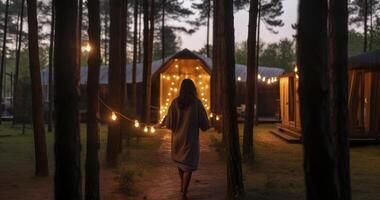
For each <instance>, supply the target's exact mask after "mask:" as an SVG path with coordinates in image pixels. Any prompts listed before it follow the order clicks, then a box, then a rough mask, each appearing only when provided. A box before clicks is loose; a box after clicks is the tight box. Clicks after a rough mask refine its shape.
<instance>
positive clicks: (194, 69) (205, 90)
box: [159, 58, 211, 120]
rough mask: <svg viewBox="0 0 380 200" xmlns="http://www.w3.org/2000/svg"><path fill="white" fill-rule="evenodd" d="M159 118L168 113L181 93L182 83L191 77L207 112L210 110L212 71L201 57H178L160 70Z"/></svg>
mask: <svg viewBox="0 0 380 200" xmlns="http://www.w3.org/2000/svg"><path fill="white" fill-rule="evenodd" d="M159 76H160V97H159V99H160V101H159V110H160V115H159V119H160V120H162V119H163V117H164V116H165V115H166V114H167V111H168V109H169V106H170V104H171V102H172V101H173V99H175V98H176V97H177V96H178V95H179V90H180V87H181V83H182V81H183V80H184V79H186V78H189V79H191V80H193V81H194V83H195V86H196V88H197V93H198V98H199V99H200V100H201V101H202V103H203V105H204V106H205V108H206V110H207V112H209V110H210V103H211V102H210V72H209V70H208V68H207V67H206V66H205V64H204V62H203V61H201V60H200V59H189V58H184V59H182V58H176V59H171V60H169V61H168V62H167V63H166V64H165V66H164V67H163V69H162V70H161V71H160V74H159Z"/></svg>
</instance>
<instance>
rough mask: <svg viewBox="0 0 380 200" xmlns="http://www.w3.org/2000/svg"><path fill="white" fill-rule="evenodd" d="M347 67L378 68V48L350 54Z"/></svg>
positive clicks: (379, 64) (379, 56)
mask: <svg viewBox="0 0 380 200" xmlns="http://www.w3.org/2000/svg"><path fill="white" fill-rule="evenodd" d="M348 67H349V69H367V70H380V49H378V50H375V51H372V52H368V53H363V54H359V55H356V56H352V57H351V58H350V59H349V64H348Z"/></svg>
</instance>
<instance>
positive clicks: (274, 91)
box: [41, 49, 284, 121]
mask: <svg viewBox="0 0 380 200" xmlns="http://www.w3.org/2000/svg"><path fill="white" fill-rule="evenodd" d="M142 69H143V64H142V63H138V64H137V70H136V87H137V90H136V93H137V94H136V95H137V97H136V98H137V99H141V96H142V93H141V91H142V90H143V87H142V77H143V76H142V74H143V70H142ZM211 69H212V59H210V58H207V57H205V56H203V55H200V54H198V53H195V52H192V51H190V50H188V49H184V50H182V51H180V52H178V53H176V54H174V55H171V56H168V57H166V58H165V59H163V60H162V59H159V60H155V61H153V63H152V77H151V81H152V95H151V98H152V99H151V102H152V110H151V111H152V115H153V116H152V119H153V120H154V121H158V120H160V119H162V118H163V116H164V115H165V114H166V112H167V109H168V106H169V105H170V103H171V101H172V100H173V98H174V97H175V96H176V95H178V92H179V88H180V84H181V82H182V80H183V79H185V78H190V79H192V80H193V81H194V83H195V85H196V87H197V89H198V95H199V98H200V99H201V100H202V102H203V104H204V106H205V108H206V109H207V111H208V112H210V108H211V105H210V103H211V101H210V98H211V87H210V80H211ZM48 72H49V70H48V69H43V70H42V72H41V77H42V85H43V91H44V98H45V103H47V102H48V101H49V99H48V95H47V94H48V93H47V91H48V77H49V75H48ZM235 73H236V83H237V91H236V93H237V94H236V95H237V98H236V105H237V107H238V111H240V115H242V113H244V108H245V106H244V102H245V99H244V96H245V81H246V74H247V70H246V66H245V65H239V64H237V65H236V67H235ZM283 73H284V70H283V69H280V68H270V67H259V74H260V76H262V78H260V81H259V84H258V116H259V119H262V120H263V121H264V120H265V121H268V120H269V121H278V120H279V118H280V109H279V94H278V81H277V77H278V76H279V75H281V74H283ZM86 83H87V67H86V66H84V67H81V70H80V89H81V100H80V109H81V113H82V115H81V118H82V119H84V118H85V110H86ZM99 83H100V91H99V96H100V98H102V99H106V97H107V85H108V66H106V65H103V66H101V69H100V82H99ZM131 83H132V65H131V64H128V65H127V75H126V85H127V92H130V91H131V89H130V88H131ZM128 95H130V94H128ZM141 103H142V102H141V101H139V100H137V101H136V104H137V105H136V106H137V110H138V111H139V110H142V109H143V105H142V104H141ZM100 113H101V115H102V114H105V113H107V112H106V109H105V108H102V107H100Z"/></svg>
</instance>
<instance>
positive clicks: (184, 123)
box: [161, 79, 209, 199]
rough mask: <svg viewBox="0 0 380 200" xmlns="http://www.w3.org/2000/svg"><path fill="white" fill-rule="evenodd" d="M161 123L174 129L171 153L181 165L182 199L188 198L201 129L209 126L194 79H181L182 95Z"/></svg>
mask: <svg viewBox="0 0 380 200" xmlns="http://www.w3.org/2000/svg"><path fill="white" fill-rule="evenodd" d="M161 126H162V127H166V128H167V129H170V130H171V131H172V143H171V145H172V148H171V156H172V159H173V161H174V163H176V165H177V167H178V172H179V176H180V178H181V192H182V194H183V199H187V189H188V187H189V183H190V180H191V175H192V172H193V171H195V170H197V167H198V162H199V150H200V148H199V129H201V130H202V131H206V130H207V129H208V128H209V121H208V118H207V113H206V110H205V109H204V107H203V105H202V102H201V101H200V100H199V99H198V97H197V90H196V88H195V85H194V83H193V81H192V80H190V79H185V80H183V81H182V84H181V89H180V92H179V96H178V97H177V98H175V99H174V100H173V102H172V104H171V105H170V107H169V111H168V114H167V115H166V117H165V119H164V120H163V122H162V125H161Z"/></svg>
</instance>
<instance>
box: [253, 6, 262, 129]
mask: <svg viewBox="0 0 380 200" xmlns="http://www.w3.org/2000/svg"><path fill="white" fill-rule="evenodd" d="M258 2H259V8H258V11H257V12H258V16H257V40H256V66H255V67H256V75H255V97H254V114H253V115H254V123H255V125H257V124H258V123H259V117H258V116H257V107H258V105H257V103H258V101H257V95H258V92H257V91H258V89H257V88H258V81H259V80H258V78H257V75H258V74H259V64H260V34H261V0H259V1H258Z"/></svg>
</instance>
